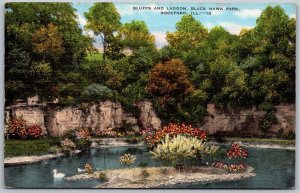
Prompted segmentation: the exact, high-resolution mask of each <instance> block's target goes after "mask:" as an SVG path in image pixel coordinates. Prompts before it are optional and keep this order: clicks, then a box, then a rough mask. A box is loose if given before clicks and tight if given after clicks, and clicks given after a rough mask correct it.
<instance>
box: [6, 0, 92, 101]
mask: <svg viewBox="0 0 300 193" xmlns="http://www.w3.org/2000/svg"><path fill="white" fill-rule="evenodd" d="M5 6H6V7H5V8H6V25H5V38H6V40H7V41H6V42H5V65H6V69H5V70H6V72H5V73H6V80H5V85H6V90H7V92H6V93H7V94H6V98H7V102H9V103H11V102H13V101H14V100H15V99H18V98H26V97H28V96H31V95H34V94H39V95H40V98H42V99H45V100H53V99H55V98H57V97H58V94H59V92H55V93H54V92H52V91H51V88H53V87H57V85H56V83H58V82H60V83H61V84H63V83H66V84H68V80H64V79H61V78H60V77H59V74H61V73H63V74H64V73H65V72H66V71H68V72H70V71H76V70H78V64H79V63H81V62H82V61H83V60H84V58H85V56H86V49H87V48H88V47H89V46H90V45H91V43H92V42H91V39H90V38H89V37H86V36H84V35H82V33H81V32H82V31H81V29H80V28H79V26H78V23H77V21H76V19H77V18H76V17H77V16H76V14H75V10H74V8H73V7H72V5H71V3H23V2H22V3H7V4H5ZM62 15H63V17H62ZM66 61H68V63H67V64H66V63H65V62H66ZM18 74H19V75H18ZM28 80H33V81H28ZM62 82H63V83H62Z"/></svg>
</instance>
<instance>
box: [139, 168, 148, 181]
mask: <svg viewBox="0 0 300 193" xmlns="http://www.w3.org/2000/svg"><path fill="white" fill-rule="evenodd" d="M140 176H141V178H142V180H145V179H147V178H149V177H150V173H149V172H148V170H146V169H142V170H141V173H140Z"/></svg>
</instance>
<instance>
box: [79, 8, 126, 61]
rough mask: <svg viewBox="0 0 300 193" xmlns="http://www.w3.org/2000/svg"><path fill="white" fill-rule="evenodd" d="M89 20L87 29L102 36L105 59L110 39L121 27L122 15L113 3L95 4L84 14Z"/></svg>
mask: <svg viewBox="0 0 300 193" xmlns="http://www.w3.org/2000/svg"><path fill="white" fill-rule="evenodd" d="M84 16H85V17H86V19H87V24H86V26H85V28H86V29H89V30H92V31H93V32H94V34H95V35H100V37H101V40H102V45H103V59H104V60H105V57H106V55H107V47H108V44H109V41H107V40H108V37H109V36H112V34H113V32H114V31H116V30H117V29H118V28H119V27H120V26H121V22H120V19H121V18H120V14H119V13H118V11H117V9H116V7H115V5H114V4H113V3H94V5H93V6H92V7H90V9H89V11H88V12H86V13H84Z"/></svg>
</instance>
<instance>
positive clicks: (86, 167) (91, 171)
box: [84, 163, 94, 174]
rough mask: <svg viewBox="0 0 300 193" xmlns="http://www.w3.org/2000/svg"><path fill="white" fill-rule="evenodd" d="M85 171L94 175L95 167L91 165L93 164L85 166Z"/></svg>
mask: <svg viewBox="0 0 300 193" xmlns="http://www.w3.org/2000/svg"><path fill="white" fill-rule="evenodd" d="M84 170H85V172H86V173H88V174H93V173H94V166H93V164H91V163H87V164H85V166H84Z"/></svg>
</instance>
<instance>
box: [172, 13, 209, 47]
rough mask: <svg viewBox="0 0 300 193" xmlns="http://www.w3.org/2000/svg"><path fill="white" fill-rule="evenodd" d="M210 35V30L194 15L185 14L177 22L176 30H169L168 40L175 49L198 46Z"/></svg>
mask: <svg viewBox="0 0 300 193" xmlns="http://www.w3.org/2000/svg"><path fill="white" fill-rule="evenodd" d="M207 35H208V30H207V29H206V28H205V27H204V26H203V25H202V24H201V23H200V22H199V21H197V20H196V19H195V18H194V17H193V16H192V15H184V16H182V18H181V20H180V21H179V22H177V23H176V31H175V32H167V41H168V43H169V45H170V46H171V47H173V48H175V49H179V50H188V49H190V48H193V47H197V46H198V45H199V44H200V43H201V42H202V41H203V40H204V39H205V38H206V37H207Z"/></svg>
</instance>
